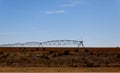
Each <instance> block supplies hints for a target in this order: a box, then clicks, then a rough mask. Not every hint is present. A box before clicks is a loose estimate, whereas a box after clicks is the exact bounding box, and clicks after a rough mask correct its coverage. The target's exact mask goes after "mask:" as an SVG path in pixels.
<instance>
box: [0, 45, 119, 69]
mask: <svg viewBox="0 0 120 73" xmlns="http://www.w3.org/2000/svg"><path fill="white" fill-rule="evenodd" d="M98 50H99V51H98ZM109 50H110V51H109ZM14 67H16V68H22V67H26V68H28V67H30V68H31V67H33V68H34V67H36V68H40V67H41V68H47V67H50V68H58V69H60V68H65V69H67V68H69V67H73V68H77V69H78V68H82V67H83V68H85V69H90V68H93V70H94V69H95V68H105V67H106V68H111V67H112V68H115V69H119V70H120V49H119V48H114V49H113V51H111V49H109V48H102V49H99V48H98V49H97V48H96V49H95V48H87V50H84V49H83V48H77V49H76V48H22V47H21V48H0V71H2V70H1V69H2V68H9V69H12V68H14ZM18 70H19V69H18ZM75 70H76V69H75ZM91 70H92V69H91ZM65 71H66V70H65ZM78 71H79V70H78ZM85 71H86V70H85ZM95 71H96V70H95ZM105 71H106V70H105ZM113 71H114V70H113ZM116 71H118V70H116Z"/></svg>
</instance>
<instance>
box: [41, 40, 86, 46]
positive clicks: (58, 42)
mask: <svg viewBox="0 0 120 73" xmlns="http://www.w3.org/2000/svg"><path fill="white" fill-rule="evenodd" d="M39 47H84V44H83V41H77V40H52V41H46V42H41V43H40V44H39Z"/></svg>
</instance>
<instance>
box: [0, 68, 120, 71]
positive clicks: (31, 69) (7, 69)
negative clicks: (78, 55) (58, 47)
mask: <svg viewBox="0 0 120 73" xmlns="http://www.w3.org/2000/svg"><path fill="white" fill-rule="evenodd" d="M0 72H120V67H0Z"/></svg>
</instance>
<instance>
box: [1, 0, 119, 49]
mask: <svg viewBox="0 0 120 73" xmlns="http://www.w3.org/2000/svg"><path fill="white" fill-rule="evenodd" d="M81 37H82V38H83V40H84V43H85V46H103V47H104V46H113V47H116V46H120V0H0V44H8V43H18V42H20V43H24V42H31V41H36V42H41V41H47V40H81Z"/></svg>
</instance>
